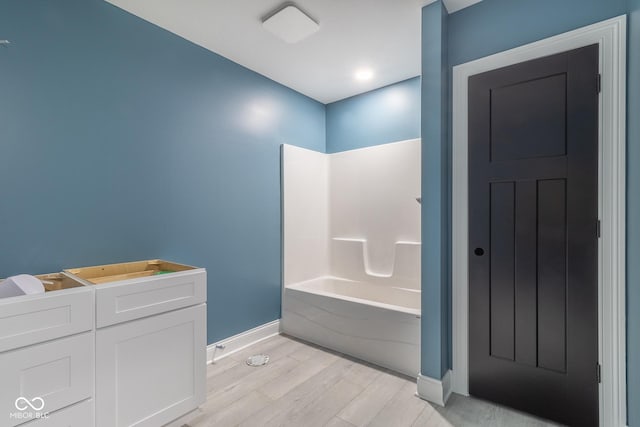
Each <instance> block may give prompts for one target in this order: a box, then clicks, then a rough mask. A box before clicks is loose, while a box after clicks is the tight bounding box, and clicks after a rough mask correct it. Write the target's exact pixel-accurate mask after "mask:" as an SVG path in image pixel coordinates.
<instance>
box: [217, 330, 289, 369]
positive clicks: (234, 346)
mask: <svg viewBox="0 0 640 427" xmlns="http://www.w3.org/2000/svg"><path fill="white" fill-rule="evenodd" d="M279 333H280V319H278V320H274V321H273V322H269V323H265V324H264V325H260V326H257V327H255V328H253V329H249V330H248V331H244V332H241V333H239V334H237V335H234V336H232V337H229V338H225V339H223V340H221V341H218V342H214V343H213V344H209V345H208V346H207V363H211V362H214V361H216V360H220V359H222V358H223V357H227V356H229V355H230V354H233V353H235V352H237V351H240V350H242V349H244V348H246V347H249V346H250V345H253V344H255V343H257V342H260V341H262V340H265V339H267V338H270V337H272V336H274V335H278V334H279Z"/></svg>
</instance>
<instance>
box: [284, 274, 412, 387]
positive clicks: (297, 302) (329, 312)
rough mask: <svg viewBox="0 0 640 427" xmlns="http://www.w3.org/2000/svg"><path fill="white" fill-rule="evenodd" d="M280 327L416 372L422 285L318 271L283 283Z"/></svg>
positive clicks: (372, 360) (377, 362) (407, 372)
mask: <svg viewBox="0 0 640 427" xmlns="http://www.w3.org/2000/svg"><path fill="white" fill-rule="evenodd" d="M282 331H283V332H284V333H286V334H289V335H292V336H294V337H297V338H300V339H302V340H306V341H309V342H312V343H315V344H318V345H320V346H323V347H327V348H330V349H332V350H335V351H338V352H340V353H344V354H347V355H349V356H353V357H355V358H358V359H362V360H365V361H367V362H370V363H373V364H375V365H379V366H382V367H385V368H388V369H391V370H393V371H396V372H399V373H402V374H405V375H409V376H412V377H415V376H417V375H418V371H419V356H420V291H416V290H411V289H403V288H395V287H390V286H386V285H377V284H372V283H363V282H357V281H352V280H346V279H340V278H335V277H321V278H317V279H313V280H308V281H305V282H300V283H296V284H292V285H288V286H285V288H284V293H283V297H282Z"/></svg>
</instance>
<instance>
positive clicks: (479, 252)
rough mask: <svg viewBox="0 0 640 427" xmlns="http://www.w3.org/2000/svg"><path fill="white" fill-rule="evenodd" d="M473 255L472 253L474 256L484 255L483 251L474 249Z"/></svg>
mask: <svg viewBox="0 0 640 427" xmlns="http://www.w3.org/2000/svg"><path fill="white" fill-rule="evenodd" d="M473 253H474V254H475V255H476V256H482V255H484V249H482V248H475V249H474V250H473Z"/></svg>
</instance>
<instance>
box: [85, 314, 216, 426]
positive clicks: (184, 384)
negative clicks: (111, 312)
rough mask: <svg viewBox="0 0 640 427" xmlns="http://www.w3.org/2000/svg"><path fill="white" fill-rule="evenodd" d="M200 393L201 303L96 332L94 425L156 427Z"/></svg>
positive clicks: (189, 406) (200, 398)
mask: <svg viewBox="0 0 640 427" xmlns="http://www.w3.org/2000/svg"><path fill="white" fill-rule="evenodd" d="M205 394H206V305H205V304H201V305H198V306H194V307H189V308H184V309H182V310H177V311H172V312H169V313H165V314H161V315H157V316H152V317H148V318H145V319H141V320H135V321H132V322H128V323H123V324H120V325H115V326H111V327H107V328H103V329H98V330H97V331H96V396H98V399H97V402H96V426H98V427H122V426H137V427H142V426H153V427H158V426H161V425H163V424H166V423H168V422H170V421H173V420H174V419H176V418H178V417H180V416H182V415H184V414H186V413H188V412H190V411H192V410H194V409H196V408H197V407H198V405H200V404H202V403H204V400H205Z"/></svg>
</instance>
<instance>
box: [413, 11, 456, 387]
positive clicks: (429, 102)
mask: <svg viewBox="0 0 640 427" xmlns="http://www.w3.org/2000/svg"><path fill="white" fill-rule="evenodd" d="M446 38H447V12H446V9H445V7H444V5H443V4H442V2H441V1H440V0H438V1H436V2H435V3H432V4H430V5H428V6H426V7H424V8H423V9H422V46H423V55H422V269H421V271H422V320H421V334H422V341H421V342H423V343H429V344H428V345H423V346H422V352H421V368H420V372H421V373H422V374H423V375H427V376H430V377H433V378H438V379H440V378H441V377H442V376H443V375H444V373H445V372H446V371H447V369H448V368H449V357H448V354H449V337H450V334H449V333H448V314H449V310H448V294H449V285H448V282H449V280H448V266H447V261H448V256H447V255H448V253H449V249H448V242H449V236H448V233H447V229H448V216H449V215H448V213H449V210H448V184H447V181H448V179H447V177H448V174H449V168H448V161H447V159H448V151H449V150H448V144H447V141H448V90H447V88H448V85H447V78H448V69H447V49H446V46H447V41H446Z"/></svg>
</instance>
